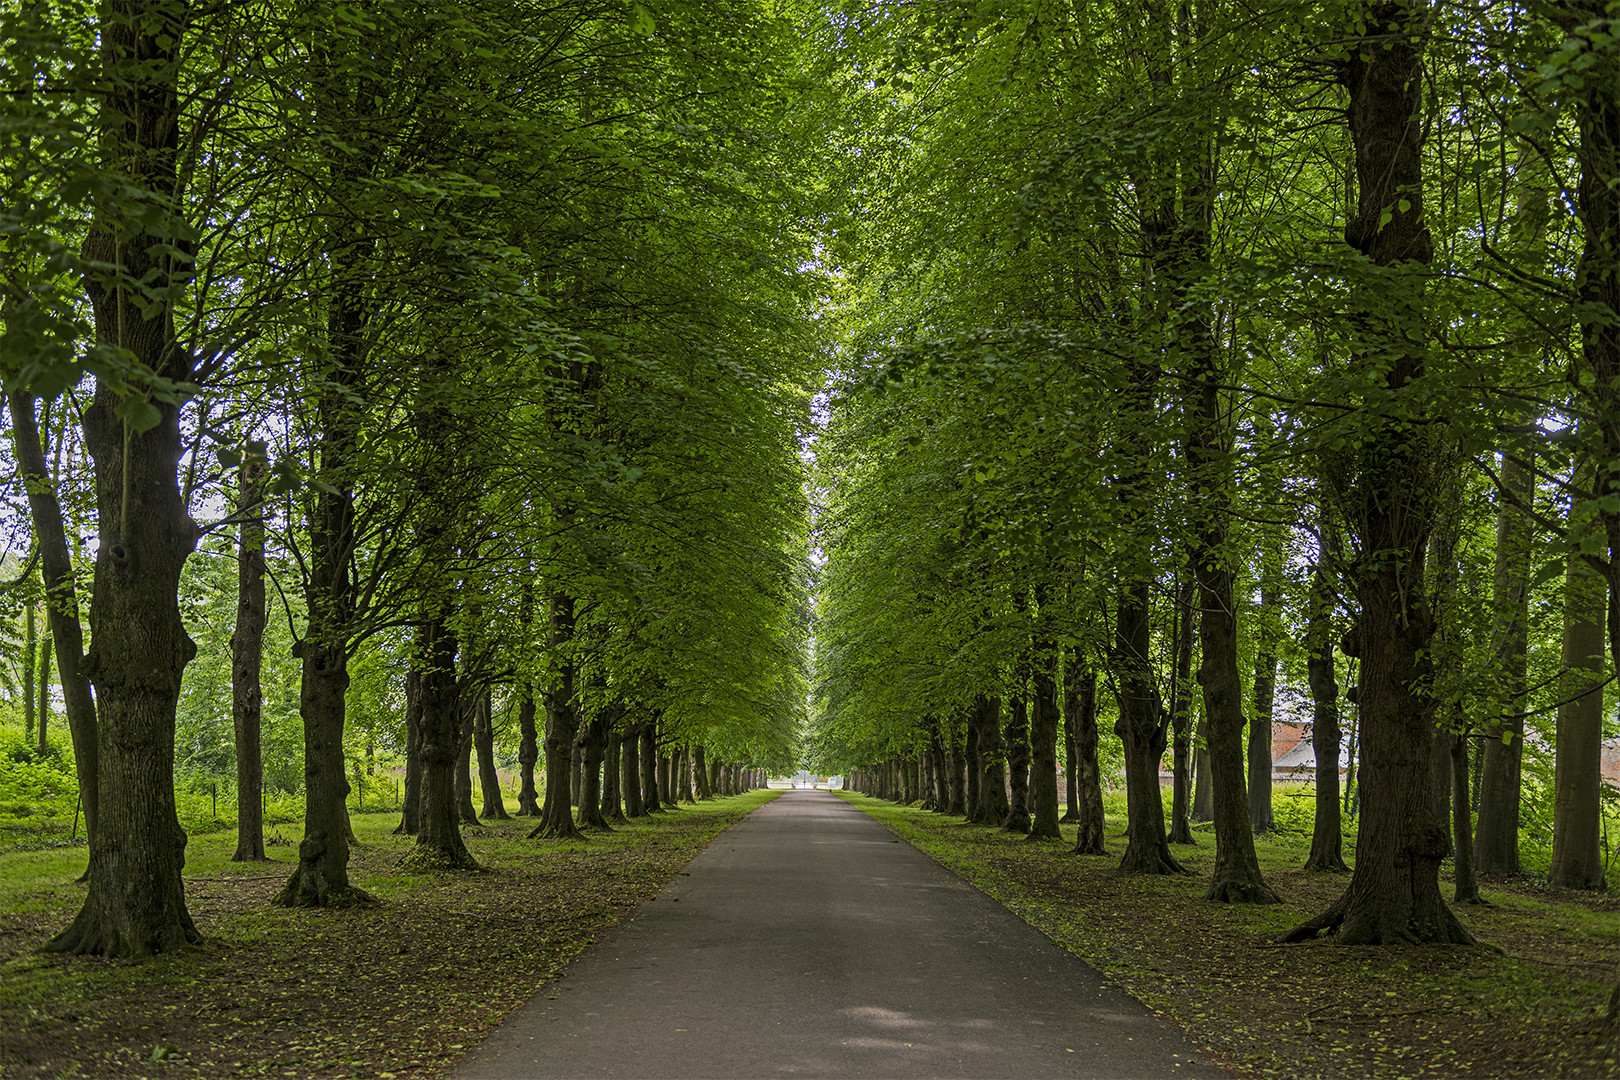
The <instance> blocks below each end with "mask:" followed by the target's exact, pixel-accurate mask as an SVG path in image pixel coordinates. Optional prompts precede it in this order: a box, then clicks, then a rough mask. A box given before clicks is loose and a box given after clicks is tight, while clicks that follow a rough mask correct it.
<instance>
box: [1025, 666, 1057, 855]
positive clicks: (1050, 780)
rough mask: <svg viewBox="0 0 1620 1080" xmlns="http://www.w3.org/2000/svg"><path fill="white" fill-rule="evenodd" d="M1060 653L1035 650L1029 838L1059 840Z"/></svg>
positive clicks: (1030, 733) (1031, 715)
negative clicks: (1058, 742) (1058, 681)
mask: <svg viewBox="0 0 1620 1080" xmlns="http://www.w3.org/2000/svg"><path fill="white" fill-rule="evenodd" d="M1057 676H1058V652H1057V645H1056V643H1054V642H1050V641H1043V642H1039V643H1038V644H1037V645H1036V647H1035V671H1034V691H1035V692H1034V696H1033V698H1032V705H1033V708H1032V710H1031V713H1030V724H1029V746H1030V770H1029V809H1030V821H1029V838H1030V839H1031V840H1057V839H1060V838H1061V837H1062V835H1063V834H1062V832H1061V831H1060V830H1059V829H1058V784H1057V739H1058V726H1059V724H1058V701H1057Z"/></svg>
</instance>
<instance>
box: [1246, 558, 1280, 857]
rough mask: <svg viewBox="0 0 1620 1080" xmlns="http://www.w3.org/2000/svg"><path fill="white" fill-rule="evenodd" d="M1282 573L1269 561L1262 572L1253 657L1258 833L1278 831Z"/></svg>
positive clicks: (1252, 804)
mask: <svg viewBox="0 0 1620 1080" xmlns="http://www.w3.org/2000/svg"><path fill="white" fill-rule="evenodd" d="M1269 554H1270V553H1269V552H1268V553H1266V555H1268V556H1269ZM1279 572H1280V570H1279V568H1277V567H1274V566H1272V565H1271V560H1270V558H1267V559H1266V563H1265V565H1264V566H1263V567H1262V568H1261V571H1260V574H1261V582H1262V584H1261V587H1260V611H1259V612H1258V613H1257V614H1258V615H1259V622H1260V633H1259V645H1258V647H1257V648H1256V650H1255V655H1254V713H1253V715H1252V716H1251V717H1250V719H1249V746H1248V763H1249V824H1250V825H1251V826H1252V827H1253V829H1254V831H1255V832H1256V833H1269V832H1272V831H1274V830H1275V829H1276V828H1277V821H1276V818H1275V816H1274V815H1273V813H1272V809H1271V717H1272V710H1273V707H1274V705H1275V703H1276V700H1277V644H1278V642H1279V640H1280V639H1281V636H1282V622H1281V619H1280V618H1279V617H1278V615H1277V613H1276V611H1275V609H1276V607H1277V604H1278V603H1279V597H1278V595H1277V592H1278V590H1277V575H1278V573H1279Z"/></svg>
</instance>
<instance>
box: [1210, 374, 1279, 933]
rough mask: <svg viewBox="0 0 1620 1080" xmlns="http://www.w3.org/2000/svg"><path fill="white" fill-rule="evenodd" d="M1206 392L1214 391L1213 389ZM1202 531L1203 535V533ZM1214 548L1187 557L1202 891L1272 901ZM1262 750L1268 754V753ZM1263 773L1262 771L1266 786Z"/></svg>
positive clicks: (1223, 573) (1231, 631)
mask: <svg viewBox="0 0 1620 1080" xmlns="http://www.w3.org/2000/svg"><path fill="white" fill-rule="evenodd" d="M1210 397H1211V398H1213V397H1214V395H1213V393H1211V395H1210ZM1217 531H1218V533H1219V537H1220V542H1224V539H1225V533H1226V530H1225V528H1224V526H1222V527H1220V528H1219V529H1218V530H1217ZM1203 539H1204V540H1205V541H1208V540H1209V539H1210V537H1208V536H1206V537H1204V538H1203ZM1220 550H1221V549H1220V547H1219V546H1215V545H1211V544H1208V543H1205V544H1201V545H1200V547H1199V549H1198V551H1197V553H1196V554H1195V556H1194V560H1193V561H1194V565H1195V566H1197V568H1198V594H1199V602H1200V606H1201V607H1202V609H1203V610H1202V611H1201V613H1200V618H1199V630H1198V640H1199V655H1200V656H1201V657H1202V665H1201V667H1200V668H1199V673H1198V681H1199V683H1200V684H1201V685H1202V686H1203V689H1204V724H1205V731H1206V732H1207V733H1208V737H1209V770H1210V776H1209V781H1210V789H1211V792H1212V793H1213V795H1214V809H1215V869H1214V873H1213V875H1212V876H1211V879H1210V886H1209V892H1208V893H1207V894H1206V897H1207V898H1208V899H1210V900H1220V901H1223V902H1226V903H1246V904H1273V903H1276V902H1277V896H1276V894H1275V893H1273V892H1272V891H1271V888H1270V886H1268V885H1267V884H1266V883H1265V880H1264V879H1263V878H1262V877H1261V876H1260V863H1259V860H1258V859H1257V858H1256V856H1255V851H1254V833H1253V830H1252V828H1251V822H1250V820H1249V803H1248V798H1247V793H1246V792H1245V791H1244V776H1243V772H1244V760H1243V681H1242V678H1241V676H1240V675H1239V674H1238V646H1237V615H1236V610H1237V609H1236V607H1235V605H1234V603H1233V596H1232V577H1233V575H1232V572H1231V571H1230V570H1228V569H1225V568H1223V567H1221V566H1219V565H1218V564H1217V562H1216V559H1217V558H1218V555H1217V554H1216V553H1217V552H1219V551H1220ZM1268 749H1269V748H1268ZM1267 757H1268V761H1269V753H1268V755H1267ZM1269 771H1270V769H1269V767H1268V769H1267V772H1269ZM1269 780H1270V778H1269V777H1267V781H1268V786H1269Z"/></svg>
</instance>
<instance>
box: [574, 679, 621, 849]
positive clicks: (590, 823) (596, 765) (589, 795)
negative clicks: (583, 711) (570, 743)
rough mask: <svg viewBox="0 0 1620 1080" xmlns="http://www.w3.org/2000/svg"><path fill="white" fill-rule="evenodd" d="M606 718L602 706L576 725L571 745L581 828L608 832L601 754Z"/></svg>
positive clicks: (604, 747)
mask: <svg viewBox="0 0 1620 1080" xmlns="http://www.w3.org/2000/svg"><path fill="white" fill-rule="evenodd" d="M608 719H609V718H608V717H607V716H605V715H604V712H603V710H602V709H597V710H596V715H595V716H593V717H591V719H590V720H589V721H587V722H586V723H584V724H582V725H580V731H579V736H578V738H577V739H575V746H576V748H577V749H578V751H579V754H578V756H579V816H578V819H577V821H578V824H579V825H580V826H582V827H587V828H592V829H600V830H602V831H604V832H611V831H612V829H611V827H610V826H609V825H608V823H607V817H606V816H605V815H604V814H603V813H602V757H603V752H604V750H605V749H606V747H607V726H608Z"/></svg>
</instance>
